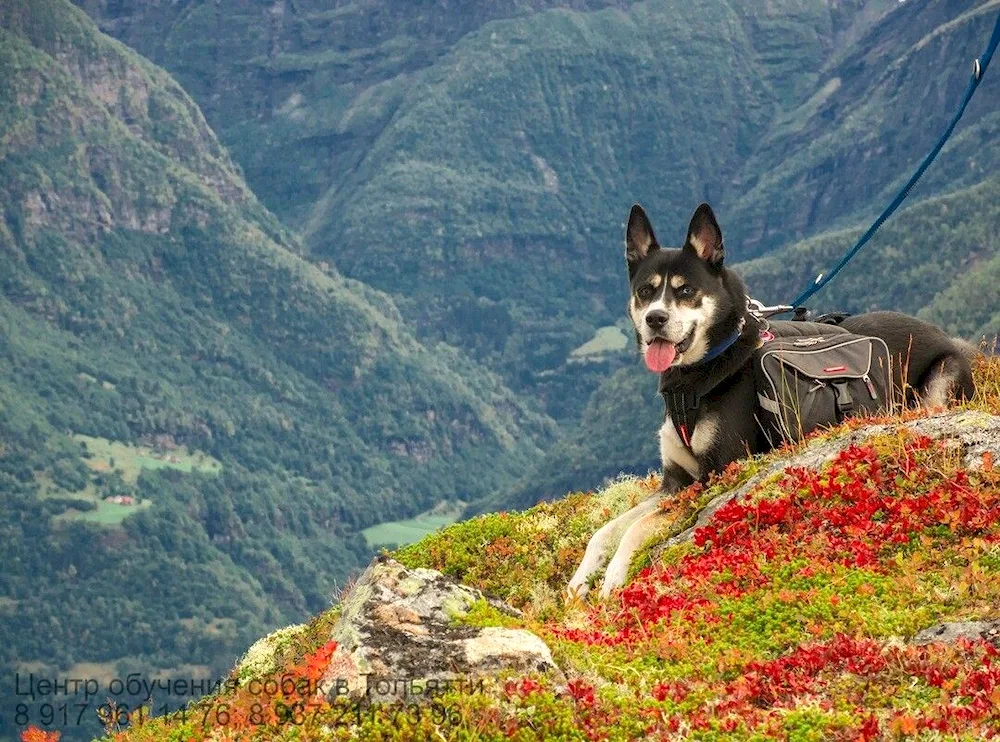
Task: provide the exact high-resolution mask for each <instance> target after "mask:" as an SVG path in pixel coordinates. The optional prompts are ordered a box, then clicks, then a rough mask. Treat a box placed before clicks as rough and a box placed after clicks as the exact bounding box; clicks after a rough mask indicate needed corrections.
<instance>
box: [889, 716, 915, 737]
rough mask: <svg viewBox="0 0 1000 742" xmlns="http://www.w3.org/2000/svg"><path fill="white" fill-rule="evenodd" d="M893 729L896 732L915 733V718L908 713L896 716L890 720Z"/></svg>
mask: <svg viewBox="0 0 1000 742" xmlns="http://www.w3.org/2000/svg"><path fill="white" fill-rule="evenodd" d="M892 728H893V731H895V732H896V733H897V734H905V735H911V734H916V733H917V720H916V719H914V718H913V717H912V716H910V715H909V714H903V715H902V716H897V717H896V719H895V720H894V721H893V722H892Z"/></svg>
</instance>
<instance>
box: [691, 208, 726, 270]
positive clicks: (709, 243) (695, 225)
mask: <svg viewBox="0 0 1000 742" xmlns="http://www.w3.org/2000/svg"><path fill="white" fill-rule="evenodd" d="M684 249H685V250H687V249H691V250H694V251H695V253H696V254H697V255H698V257H699V258H701V259H702V260H704V261H706V262H707V263H708V264H709V265H711V266H712V267H713V268H721V267H722V261H723V260H724V259H725V257H726V249H725V248H724V247H723V246H722V230H721V229H719V223H718V222H717V221H716V220H715V213H714V212H713V211H712V207H711V206H709V205H708V204H702V205H701V206H699V207H698V208H697V209H695V212H694V216H692V217H691V224H689V225H688V234H687V240H685V242H684Z"/></svg>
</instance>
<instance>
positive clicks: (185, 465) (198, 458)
mask: <svg viewBox="0 0 1000 742" xmlns="http://www.w3.org/2000/svg"><path fill="white" fill-rule="evenodd" d="M73 438H74V440H76V441H78V442H80V443H81V444H82V445H81V454H80V455H81V457H82V458H83V462H84V463H85V464H86V465H87V467H88V468H89V469H90V470H91V471H93V472H94V477H93V480H92V481H91V482H90V483H89V484H87V486H86V487H84V488H83V489H80V490H77V491H75V492H69V491H67V490H65V489H62V488H61V487H59V486H58V485H57V484H55V483H54V482H53V481H52V479H51V478H50V477H48V476H46V475H44V474H39V475H36V480H37V481H38V483H39V490H38V491H39V494H40V495H41V496H42V497H70V498H74V499H77V500H83V501H86V502H91V503H93V504H94V505H96V510H87V511H80V510H76V509H73V508H69V509H68V510H66V512H64V513H60V514H59V515H57V516H55V519H56V520H57V521H60V520H61V521H69V520H83V521H88V522H90V523H98V524H100V525H105V526H116V525H118V524H119V523H121V522H122V521H123V520H125V518H127V517H128V516H129V515H133V514H135V513H137V512H139V511H140V510H143V509H145V508H148V507H150V506H151V505H152V504H153V503H152V501H151V500H148V499H147V500H139V499H138V498H137V497H136V495H135V494H134V492H130V493H128V494H131V496H133V497H136V501H135V502H134V503H133V504H132V505H122V504H119V503H117V502H108V501H106V500H105V499H104V497H105V495H106V494H107V493H106V492H103V491H102V490H101V488H100V486H99V480H100V478H101V477H102V475H108V474H112V473H117V474H118V475H119V476H120V477H121V481H122V482H123V483H124V484H125V485H128V487H129V488H130V489H131V488H132V487H134V486H135V483H136V482H137V481H138V479H139V475H140V474H141V473H142V471H143V470H144V469H166V468H170V469H177V470H179V471H183V472H187V473H191V472H199V473H202V474H217V473H219V472H220V471H222V464H221V463H219V461H218V460H216V459H214V458H212V457H211V456H208V455H206V454H204V453H202V452H201V451H193V452H192V451H188V449H187V448H185V447H184V446H178V447H177V448H174V449H172V450H170V451H164V452H157V451H156V450H154V449H153V448H150V447H147V446H133V445H130V444H127V443H121V442H119V441H111V440H108V439H107V438H94V437H91V436H88V435H74V436H73Z"/></svg>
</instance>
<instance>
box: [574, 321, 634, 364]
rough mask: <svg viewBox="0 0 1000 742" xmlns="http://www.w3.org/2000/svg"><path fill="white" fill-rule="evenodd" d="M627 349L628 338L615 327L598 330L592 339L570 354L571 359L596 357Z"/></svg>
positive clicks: (610, 326)
mask: <svg viewBox="0 0 1000 742" xmlns="http://www.w3.org/2000/svg"><path fill="white" fill-rule="evenodd" d="M626 347H628V338H627V337H626V336H625V333H624V332H622V330H621V328H620V327H618V326H617V325H608V326H606V327H602V328H600V329H599V330H598V331H597V332H596V333H594V337H593V338H591V339H590V340H588V341H587V342H585V343H584V344H583V345H581V346H580V347H579V348H576V349H575V350H573V352H571V353H570V357H571V358H584V357H586V356H598V355H603V354H604V353H617V352H620V351H623V350H625V348H626Z"/></svg>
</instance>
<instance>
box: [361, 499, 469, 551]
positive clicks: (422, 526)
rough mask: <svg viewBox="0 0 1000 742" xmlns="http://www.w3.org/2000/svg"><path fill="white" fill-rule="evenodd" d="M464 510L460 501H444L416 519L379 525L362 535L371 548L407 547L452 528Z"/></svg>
mask: <svg viewBox="0 0 1000 742" xmlns="http://www.w3.org/2000/svg"><path fill="white" fill-rule="evenodd" d="M464 508H465V503H463V502H460V501H455V502H449V501H442V502H439V503H438V504H437V505H435V506H434V507H433V508H431V509H430V510H428V511H426V512H423V513H421V514H420V515H417V516H416V517H413V518H408V519H406V520H394V521H389V522H388V523H379V524H378V525H377V526H371V527H370V528H366V529H364V530H363V531H362V532H361V533H362V534H363V535H364V537H365V541H367V542H368V545H369V546H371V547H376V546H406V545H407V544H413V543H416V542H417V541H420V540H421V539H422V538H424V537H425V536H429V535H430V534H432V533H435V532H436V531H438V530H440V529H441V528H444V527H445V526H450V525H451V524H452V523H454V522H455V521H456V520H458V519H459V518H460V517H461V515H462V511H463V509H464Z"/></svg>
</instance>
